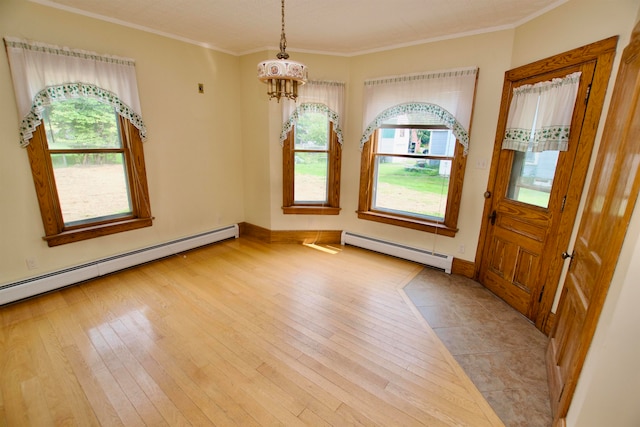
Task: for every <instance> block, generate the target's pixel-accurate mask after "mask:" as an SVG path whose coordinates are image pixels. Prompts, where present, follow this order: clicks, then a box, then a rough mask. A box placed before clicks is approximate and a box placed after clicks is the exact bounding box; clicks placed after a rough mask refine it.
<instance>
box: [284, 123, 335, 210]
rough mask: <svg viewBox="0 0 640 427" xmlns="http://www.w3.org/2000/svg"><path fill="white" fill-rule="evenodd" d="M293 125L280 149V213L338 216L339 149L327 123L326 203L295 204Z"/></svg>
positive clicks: (332, 131) (331, 126) (333, 133)
mask: <svg viewBox="0 0 640 427" xmlns="http://www.w3.org/2000/svg"><path fill="white" fill-rule="evenodd" d="M295 128H296V127H295V125H294V126H293V127H292V128H291V130H290V131H289V133H288V135H287V138H286V139H285V140H284V142H283V145H282V159H283V165H282V211H283V212H284V213H285V214H298V215H338V214H339V213H340V167H341V164H342V145H341V144H340V142H339V141H338V134H337V133H336V132H335V130H334V125H333V122H331V121H329V147H328V150H327V152H328V161H329V165H328V171H327V172H328V175H327V200H326V202H323V203H322V202H320V203H296V202H295V200H294V188H295V153H296V150H295Z"/></svg>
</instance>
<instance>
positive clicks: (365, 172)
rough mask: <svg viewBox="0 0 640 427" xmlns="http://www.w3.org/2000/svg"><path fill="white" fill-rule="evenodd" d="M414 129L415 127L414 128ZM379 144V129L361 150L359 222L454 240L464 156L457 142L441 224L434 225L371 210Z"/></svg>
mask: <svg viewBox="0 0 640 427" xmlns="http://www.w3.org/2000/svg"><path fill="white" fill-rule="evenodd" d="M413 127H414V128H415V127H416V126H415V125H414V126H413ZM377 143H378V129H376V130H375V131H374V132H373V133H372V134H371V136H370V137H369V139H368V140H367V141H366V142H365V143H364V145H363V146H362V155H361V161H360V188H359V198H358V211H357V214H358V218H359V219H365V220H369V221H376V222H380V223H384V224H390V225H395V226H398V227H406V228H411V229H414V230H420V231H425V232H428V233H434V234H439V235H443V236H447V237H455V235H456V233H457V232H458V216H459V212H460V201H461V198H462V184H463V182H464V171H465V167H466V163H467V156H465V155H464V147H463V146H462V144H460V143H459V141H458V140H456V143H455V144H456V145H455V151H454V155H453V161H452V164H451V175H450V178H449V191H448V194H447V207H446V210H445V217H444V221H442V222H441V221H434V220H429V219H427V218H422V217H414V216H409V215H401V214H397V213H392V212H388V211H380V210H375V209H373V208H372V200H371V199H372V195H373V185H374V178H375V177H374V173H375V157H376V156H375V154H376V152H375V151H376V150H375V149H376V146H377Z"/></svg>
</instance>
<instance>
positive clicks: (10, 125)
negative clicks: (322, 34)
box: [0, 0, 640, 426]
mask: <svg viewBox="0 0 640 427" xmlns="http://www.w3.org/2000/svg"><path fill="white" fill-rule="evenodd" d="M639 3H640V0H571V1H568V2H566V3H564V4H562V5H561V6H559V7H558V8H556V9H554V10H551V11H550V12H547V13H546V14H544V15H542V16H540V17H539V18H536V19H534V20H532V21H530V22H527V23H525V24H523V25H521V26H519V27H518V28H516V29H514V30H503V31H499V32H494V33H488V34H481V35H476V36H469V37H464V38H459V39H452V40H446V41H439V42H434V43H428V44H423V45H417V46H412V47H406V48H401V49H394V50H389V51H384V52H377V53H371V54H367V55H360V56H355V57H342V56H327V55H314V54H309V53H304V54H303V53H297V52H295V51H292V52H290V54H291V56H292V58H293V59H296V60H300V61H302V62H305V63H306V64H307V65H308V66H309V68H310V77H311V78H312V79H324V80H338V81H344V82H345V83H346V84H347V86H346V88H347V105H346V116H345V122H344V124H343V129H344V135H345V140H344V147H343V165H342V183H341V207H342V212H341V214H340V215H338V216H331V217H324V216H302V215H301V216H293V215H283V214H282V211H281V209H280V207H281V200H282V199H281V198H282V195H281V192H282V188H281V187H282V165H281V148H280V145H279V143H278V135H279V132H280V124H281V114H280V106H279V104H277V103H276V102H274V101H271V102H269V101H267V99H266V95H265V87H264V85H262V84H261V83H259V82H258V81H257V80H256V79H255V70H256V64H257V63H258V62H259V61H261V60H264V59H267V58H270V57H274V56H275V52H267V51H265V52H262V53H255V54H251V55H245V56H242V57H234V56H230V55H227V54H223V53H219V52H215V51H211V50H207V49H203V48H200V47H197V46H193V45H189V44H185V43H183V42H179V41H175V40H171V39H167V38H163V37H160V36H157V35H153V34H149V33H145V32H141V31H138V30H133V29H130V28H124V27H120V26H118V25H115V24H111V23H107V22H102V21H98V20H94V19H91V18H87V17H83V16H77V15H73V14H71V13H68V12H63V11H59V10H55V9H51V8H48V7H44V6H40V5H37V4H34V3H31V2H29V1H27V0H0V35H3V36H4V35H7V36H14V37H23V38H28V39H33V40H37V41H42V42H46V43H52V44H58V45H67V46H70V47H73V48H80V49H86V50H91V51H97V52H103V53H108V54H113V55H119V56H127V57H132V58H134V59H135V60H136V63H137V73H138V83H139V87H140V98H141V103H142V110H143V117H144V118H145V120H146V123H147V127H148V129H149V141H148V142H147V143H145V155H146V160H147V170H148V178H149V187H150V193H151V194H150V196H151V204H152V209H153V214H154V216H155V217H156V221H155V223H154V226H153V227H151V228H147V229H143V230H137V231H132V232H127V233H121V234H116V235H113V236H107V237H102V238H100V239H95V240H89V241H85V242H79V243H74V244H71V245H64V246H60V247H56V248H48V247H47V246H46V244H45V243H44V242H43V241H42V239H41V236H42V234H43V231H42V225H41V219H40V215H39V213H38V206H37V201H36V198H35V192H34V189H33V182H32V179H31V173H30V171H29V165H28V160H27V154H26V152H25V151H24V149H22V148H20V147H19V146H18V143H17V140H18V132H17V123H18V121H19V119H18V117H17V112H16V107H15V102H14V99H13V89H12V85H11V79H10V75H9V69H8V64H7V60H6V56H5V55H4V54H2V55H0V93H2V95H3V96H2V97H1V98H0V143H1V144H2V147H3V150H2V154H3V155H2V156H0V200H1V201H2V202H1V203H2V206H1V209H0V241H1V242H2V243H1V244H0V284H3V283H8V282H12V281H15V280H19V279H23V278H27V277H30V276H34V275H38V274H43V273H46V272H50V271H55V270H58V269H61V268H64V267H67V266H72V265H76V264H80V263H83V262H86V261H91V260H95V259H100V258H103V257H105V256H109V255H112V254H117V253H122V252H126V251H128V250H132V249H136V248H140V247H144V246H149V245H153V244H157V243H162V242H165V241H168V240H171V239H174V238H178V237H183V236H187V235H191V234H196V233H199V232H203V231H206V230H210V229H213V228H216V227H218V226H222V225H226V224H231V223H237V222H242V221H247V222H250V223H253V224H256V225H259V226H262V227H265V228H270V229H273V230H283V229H287V230H290V229H338V230H342V229H346V230H350V231H356V232H360V233H364V234H367V235H372V236H376V237H382V238H389V239H393V240H395V241H399V242H401V243H406V244H411V245H414V246H418V247H424V248H427V249H432V248H434V249H436V250H438V251H443V252H447V253H451V254H453V255H455V256H456V257H459V258H462V259H467V260H473V259H474V257H475V248H476V245H477V239H478V234H479V229H480V221H481V213H482V207H483V198H482V194H483V192H484V191H485V187H486V183H487V178H488V172H489V171H488V169H480V168H478V167H476V165H477V164H479V163H482V162H483V161H484V160H490V157H491V151H492V147H493V143H494V139H495V127H496V120H497V114H498V108H499V104H500V95H501V89H502V81H503V76H504V72H505V71H506V70H508V69H510V68H513V67H515V66H519V65H523V64H526V63H528V62H531V61H535V60H537V59H541V58H544V57H547V56H550V55H553V54H557V53H560V52H563V51H566V50H568V49H572V48H576V47H579V46H581V45H584V44H588V43H592V42H595V41H598V40H601V39H603V38H606V37H609V36H612V35H620V36H621V42H620V44H621V46H622V45H624V44H626V41H627V40H628V38H629V34H630V32H631V29H632V27H633V24H634V22H635V20H636V17H637V13H638V6H639ZM618 58H619V56H618V57H617V59H616V64H617V62H618V60H619V59H618ZM472 65H476V66H479V67H480V74H479V80H478V89H477V96H476V104H475V110H474V115H473V128H472V132H471V143H470V151H469V159H468V163H467V170H466V177H465V185H464V189H463V194H462V206H461V209H462V211H461V215H460V221H459V228H460V232H459V233H458V235H457V236H456V237H455V238H448V237H443V236H434V235H432V234H429V233H422V232H416V231H412V230H408V229H404V228H397V227H392V226H388V225H384V224H378V223H373V222H369V221H362V220H358V219H357V217H356V214H355V210H356V208H357V200H358V181H359V170H360V151H359V139H360V134H361V132H362V125H363V124H362V123H361V117H362V105H361V99H362V83H363V81H364V80H365V79H367V78H372V77H379V76H386V75H394V74H404V73H411V72H419V71H428V70H438V69H445V68H452V67H462V66H472ZM197 83H204V85H205V94H204V95H200V94H198V93H197V90H196V88H197ZM606 102H607V103H608V98H607V101H606ZM639 216H640V214H638V213H636V215H635V216H634V226H633V227H632V231H631V232H630V238H629V239H628V242H627V243H626V244H625V248H624V250H623V256H622V257H621V261H620V264H619V267H618V269H617V271H616V276H615V278H614V283H613V284H612V287H611V291H610V296H609V299H608V300H607V303H606V305H605V310H604V312H603V315H602V321H601V322H600V325H599V327H598V331H597V333H596V338H595V340H594V347H593V348H592V350H591V352H590V353H589V356H588V359H587V363H586V365H585V371H584V375H583V378H582V379H581V381H580V383H579V384H578V389H577V392H576V403H575V404H574V406H573V407H572V409H571V412H570V416H569V420H568V421H569V425H570V426H573V425H581V426H583V425H584V426H588V425H598V424H597V423H595V424H593V423H592V424H589V423H588V421H587V420H588V419H597V417H596V415H598V414H605V413H606V414H607V415H609V416H611V415H612V413H613V412H615V413H616V414H618V416H619V419H620V420H621V421H625V420H635V421H637V420H638V418H637V417H638V413H637V408H635V407H637V405H631V401H630V400H629V399H631V398H626V399H625V397H624V396H620V395H619V390H622V389H623V388H622V387H620V386H619V384H620V383H619V382H618V381H620V382H624V381H626V380H628V379H629V378H630V377H629V376H625V369H628V370H629V371H632V369H633V371H634V372H635V368H634V367H632V361H634V360H637V359H638V358H640V349H639V348H638V344H637V343H636V342H635V341H637V340H635V341H634V342H632V343H630V342H629V341H630V340H629V339H628V337H635V336H636V335H637V333H636V332H635V331H636V325H637V324H638V321H639V320H640V319H638V314H636V313H637V312H638V311H637V310H634V307H633V304H632V303H631V301H637V300H638V298H639V297H640V295H638V292H639V290H638V287H637V285H636V282H637V281H636V280H634V277H637V276H638V274H640V271H637V270H638V267H637V266H638V263H637V262H636V263H633V260H634V259H637V258H638V257H640V248H639V246H640V244H638V240H639V239H638V237H639V236H640V226H638V225H636V224H639V223H640V217H639ZM461 247H464V253H462V252H460V249H461ZM27 257H36V258H37V260H38V263H39V268H38V269H37V270H34V271H29V270H27V268H26V264H25V259H26V258H27ZM625 338H627V339H625ZM628 355H631V356H633V357H632V358H631V359H630V358H629V357H628ZM623 356H624V357H623ZM637 383H638V381H636V388H635V389H633V392H632V393H630V394H631V395H632V396H633V395H636V396H637V395H638V392H640V390H638V386H637ZM618 403H625V405H624V407H623V409H621V407H619V406H616V405H617V404H618ZM627 403H629V404H628V405H627ZM632 406H633V407H632ZM610 408H613V409H612V411H613V412H610V411H609V409H610ZM634 408H635V409H634ZM605 410H607V411H606V412H605ZM634 410H635V411H636V412H633V411H634ZM594 417H596V418H594ZM633 417H636V418H635V419H634V418H633ZM615 424H616V423H613V424H611V425H615ZM618 425H625V424H624V422H621V423H618Z"/></svg>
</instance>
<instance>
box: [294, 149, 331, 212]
mask: <svg viewBox="0 0 640 427" xmlns="http://www.w3.org/2000/svg"><path fill="white" fill-rule="evenodd" d="M328 166H329V161H328V159H327V153H326V152H323V153H296V155H295V166H294V168H295V173H294V178H293V179H294V195H293V200H294V202H295V203H300V202H311V203H325V202H326V201H327V176H328Z"/></svg>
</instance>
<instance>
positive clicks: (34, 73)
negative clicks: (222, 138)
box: [4, 37, 152, 246]
mask: <svg viewBox="0 0 640 427" xmlns="http://www.w3.org/2000/svg"><path fill="white" fill-rule="evenodd" d="M4 43H5V46H6V50H7V56H8V59H9V66H10V69H11V76H12V79H13V87H14V92H15V97H16V104H17V107H18V114H19V117H20V123H19V124H18V129H19V142H20V145H21V146H23V147H26V148H27V152H28V155H29V158H30V164H31V171H32V174H33V178H34V183H35V185H36V195H37V197H38V201H39V205H40V212H41V214H42V220H43V225H44V231H45V236H44V237H43V239H44V240H46V241H47V243H48V245H49V246H56V245H61V244H65V243H71V242H75V241H78V240H85V239H89V238H94V237H99V236H103V235H107V234H112V233H117V232H121V231H127V230H132V229H136V228H141V227H148V226H150V225H151V223H152V218H151V208H150V204H149V196H148V189H147V181H146V172H145V165H144V154H143V150H142V141H143V140H144V139H145V138H146V128H145V125H144V122H143V120H142V114H141V108H140V100H139V98H138V86H137V81H136V73H135V62H134V61H133V60H132V59H128V58H122V57H116V56H110V55H101V54H98V53H94V52H88V51H84V50H76V49H69V48H67V47H59V46H54V45H49V44H45V43H39V42H32V41H27V40H20V39H16V38H9V37H7V38H5V39H4Z"/></svg>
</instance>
